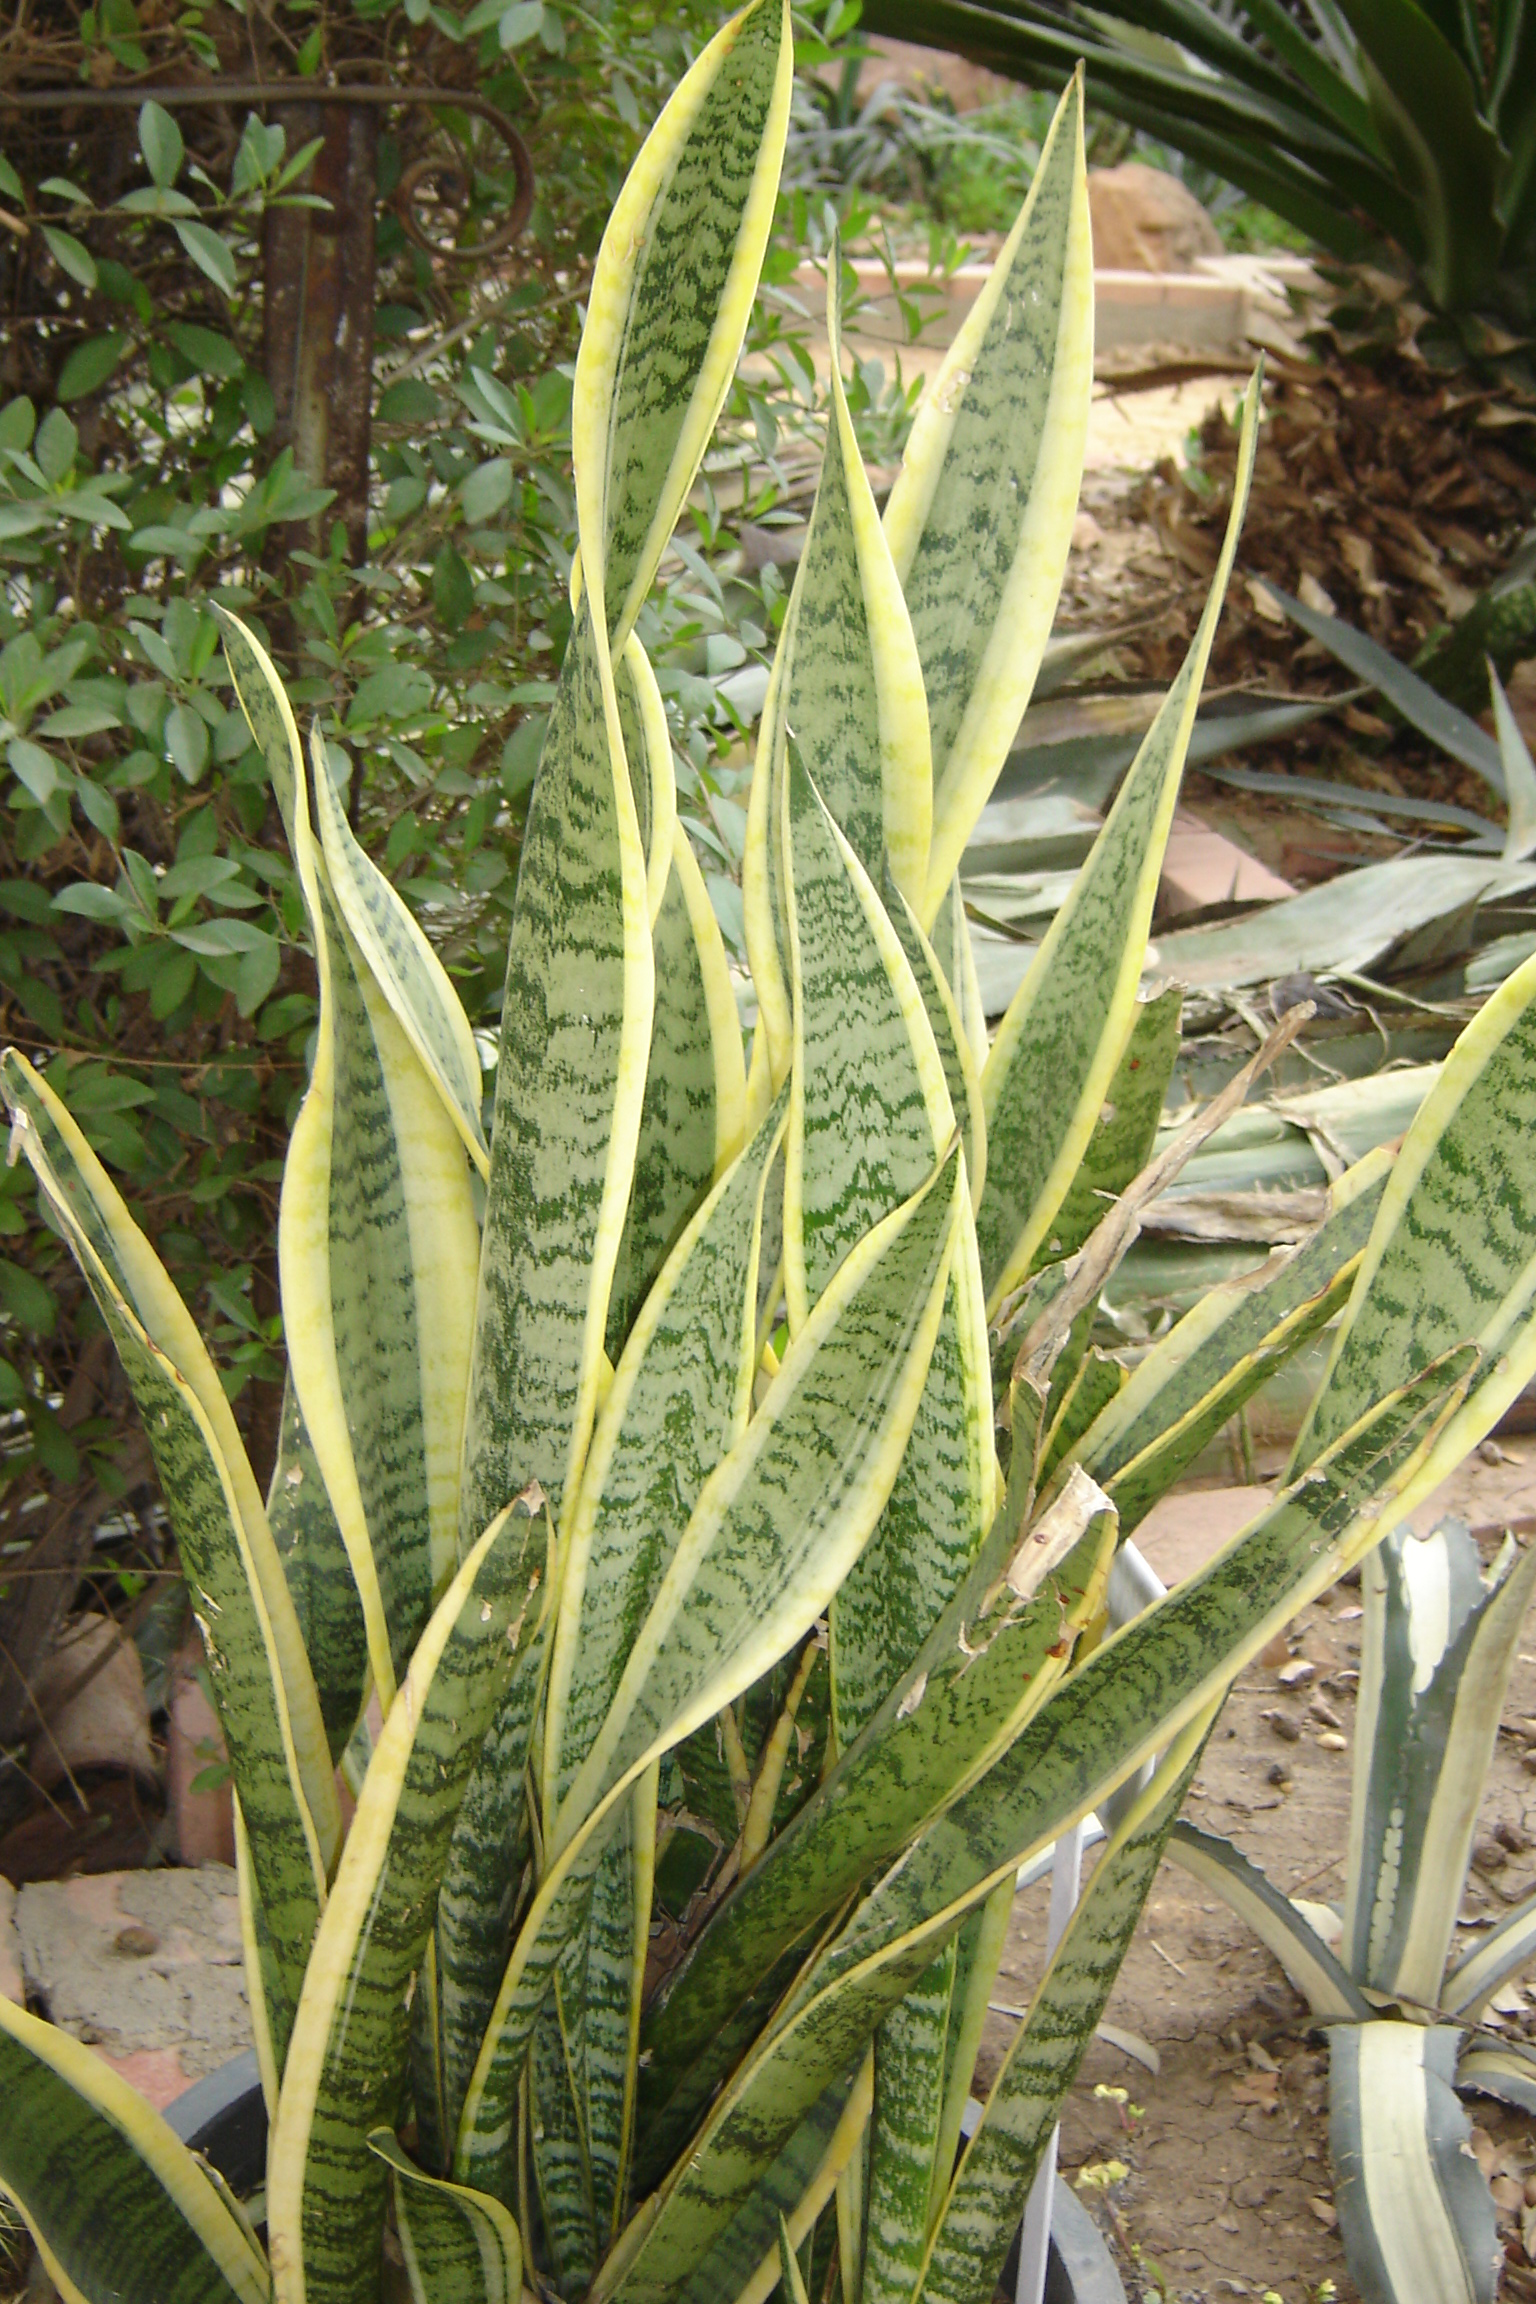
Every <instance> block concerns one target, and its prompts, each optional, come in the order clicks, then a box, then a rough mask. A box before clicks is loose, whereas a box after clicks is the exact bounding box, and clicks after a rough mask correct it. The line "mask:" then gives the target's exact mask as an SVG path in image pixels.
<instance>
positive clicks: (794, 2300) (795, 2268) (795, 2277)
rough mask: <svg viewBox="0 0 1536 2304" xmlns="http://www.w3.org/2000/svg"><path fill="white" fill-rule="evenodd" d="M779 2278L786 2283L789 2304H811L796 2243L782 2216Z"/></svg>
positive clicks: (780, 2223) (785, 2290)
mask: <svg viewBox="0 0 1536 2304" xmlns="http://www.w3.org/2000/svg"><path fill="white" fill-rule="evenodd" d="M779 2277H780V2278H781V2279H782V2281H783V2283H784V2294H785V2296H786V2297H787V2298H788V2300H789V2304H810V2298H809V2297H808V2296H807V2294H806V2292H805V2280H804V2277H803V2276H802V2274H801V2271H800V2265H799V2261H798V2259H797V2258H796V2255H795V2248H794V2242H793V2241H792V2240H791V2238H790V2236H789V2226H788V2225H787V2224H786V2223H785V2221H784V2218H783V2217H782V2215H781V2216H780V2218H779Z"/></svg>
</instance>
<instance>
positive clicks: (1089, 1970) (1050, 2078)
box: [908, 1698, 1221, 2304]
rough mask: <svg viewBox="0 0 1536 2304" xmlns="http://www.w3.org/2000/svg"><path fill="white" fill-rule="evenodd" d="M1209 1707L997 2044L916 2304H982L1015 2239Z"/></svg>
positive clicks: (1164, 1768)
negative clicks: (1025, 2008) (1004, 2042)
mask: <svg viewBox="0 0 1536 2304" xmlns="http://www.w3.org/2000/svg"><path fill="white" fill-rule="evenodd" d="M1220 1701H1221V1700H1220V1699H1219V1698H1218V1699H1217V1703H1216V1705H1215V1706H1208V1707H1207V1708H1206V1710H1205V1711H1204V1712H1203V1713H1200V1714H1197V1715H1196V1717H1195V1718H1194V1719H1193V1720H1192V1721H1191V1722H1190V1723H1189V1725H1188V1727H1186V1728H1185V1729H1184V1731H1183V1732H1182V1734H1181V1735H1180V1736H1179V1737H1178V1738H1177V1739H1176V1740H1175V1743H1174V1745H1173V1748H1172V1750H1171V1751H1170V1752H1169V1753H1168V1755H1167V1757H1166V1759H1165V1760H1164V1761H1163V1763H1162V1765H1161V1767H1160V1768H1159V1769H1158V1771H1157V1773H1156V1775H1155V1776H1154V1777H1153V1779H1152V1781H1151V1783H1150V1784H1148V1785H1147V1787H1146V1789H1145V1790H1144V1791H1143V1792H1142V1793H1141V1794H1140V1796H1139V1797H1138V1799H1137V1800H1136V1801H1135V1803H1134V1804H1133V1806H1132V1808H1131V1811H1130V1813H1129V1815H1128V1816H1127V1817H1126V1818H1125V1820H1124V1822H1123V1823H1122V1824H1121V1825H1120V1827H1119V1829H1118V1830H1117V1832H1116V1833H1115V1835H1114V1837H1113V1839H1112V1840H1111V1841H1110V1843H1109V1846H1108V1847H1107V1848H1106V1849H1105V1851H1104V1853H1103V1855H1102V1856H1101V1857H1100V1858H1099V1861H1098V1864H1097V1866H1096V1867H1095V1870H1094V1873H1093V1877H1092V1879H1091V1880H1090V1881H1089V1883H1088V1886H1087V1888H1086V1889H1085V1891H1084V1893H1083V1896H1082V1900H1081V1901H1080V1903H1079V1904H1078V1906H1077V1908H1076V1910H1075V1911H1074V1913H1073V1915H1072V1918H1071V1919H1070V1921H1069V1922H1068V1923H1067V1927H1066V1930H1065V1932H1064V1933H1063V1936H1062V1939H1061V1942H1060V1943H1059V1944H1058V1945H1057V1947H1056V1950H1055V1952H1054V1954H1053V1955H1052V1958H1051V1962H1050V1965H1049V1967H1048V1968H1047V1970H1046V1973H1045V1975H1044V1977H1043V1978H1042V1980H1041V1983H1040V1987H1039V1989H1038V1991H1037V1992H1036V1994H1035V1997H1034V2001H1033V2004H1032V2005H1031V2008H1030V2012H1029V2016H1028V2019H1027V2021H1026V2022H1025V2023H1023V2024H1021V2025H1020V2026H1019V2028H1018V2030H1017V2032H1016V2033H1015V2035H1014V2037H1013V2040H1012V2042H1011V2043H1010V2045H1009V2049H1008V2052H1007V2054H1006V2056H1005V2057H1004V2059H1003V2062H1002V2066H1001V2068H1000V2070H999V2072H998V2075H997V2078H996V2080H995V2081H994V2082H993V2084H992V2091H991V2094H990V2095H989V2096H988V2098H987V2102H986V2106H985V2109H984V2111H983V2113H982V2117H981V2120H980V2122H979V2124H978V2126H977V2128H976V2131H975V2134H974V2135H973V2136H972V2137H971V2140H970V2142H969V2143H968V2144H967V2146H966V2148H965V2156H964V2158H963V2159H962V2160H961V2162H960V2166H959V2168H958V2169H957V2170H956V2172H955V2177H954V2181H953V2183H952V2184H951V2185H950V2186H949V2188H948V2193H947V2196H946V2198H945V2201H944V2205H943V2209H942V2211H941V2213H940V2215H939V2217H938V2219H937V2221H936V2223H935V2225H934V2229H933V2235H932V2238H931V2240H930V2242H929V2245H928V2248H927V2251H926V2257H925V2261H924V2262H923V2264H922V2266H921V2270H920V2277H919V2278H918V2279H917V2280H916V2281H915V2282H914V2284H913V2286H912V2288H911V2289H910V2290H909V2291H908V2293H909V2294H910V2295H912V2296H913V2297H915V2298H922V2299H925V2300H926V2304H987V2300H988V2299H989V2298H990V2296H991V2294H992V2291H993V2288H994V2287H995V2286H996V2284H997V2280H998V2276H999V2274H1000V2273H1001V2271H1002V2268H1003V2259H1004V2258H1005V2257H1006V2255H1007V2253H1008V2247H1009V2243H1010V2242H1011V2240H1012V2238H1013V2235H1014V2233H1015V2232H1016V2231H1017V2230H1018V2227H1019V2219H1020V2217H1021V2216H1022V2215H1023V2213H1024V2204H1025V2201H1026V2200H1027V2199H1028V2196H1029V2188H1030V2185H1031V2184H1032V2183H1033V2182H1034V2177H1035V2171H1036V2169H1037V2168H1038V2166H1039V2164H1040V2156H1041V2153H1042V2152H1043V2151H1044V2149H1045V2146H1046V2144H1047V2142H1048V2141H1049V2139H1050V2136H1051V2132H1052V2130H1053V2129H1054V2127H1055V2125H1056V2121H1057V2118H1058V2116H1059V2113H1060V2110H1061V2104H1062V2100H1063V2098H1064V2097H1065V2095H1066V2093H1067V2090H1068V2089H1069V2088H1070V2087H1071V2085H1072V2083H1073V2081H1074V2080H1075V2079H1076V2077H1077V2071H1078V2067H1079V2065H1080V2064H1081V2062H1082V2060H1083V2056H1084V2054H1085V2053H1086V2051H1087V2048H1088V2046H1089V2043H1090V2042H1091V2041H1092V2039H1093V2036H1094V2032H1095V2029H1096V2028H1097V2025H1098V2022H1099V2018H1100V2017H1101V2016H1102V2015H1103V2013H1104V2006H1105V2003H1106V2001H1107V2000H1108V1998H1109V1995H1110V1993H1111V1991H1112V1990H1113V1988H1114V1983H1115V1979H1116V1977H1117V1976H1118V1975H1119V1973H1120V1963H1121V1961H1122V1960H1123V1958H1124V1957H1125V1952H1126V1947H1127V1946H1128V1945H1129V1943H1130V1940H1131V1935H1132V1932H1133V1930H1134V1929H1135V1926H1136V1923H1137V1921H1138V1920H1139V1919H1140V1918H1141V1909H1142V1906H1143V1904H1144V1903H1145V1902H1146V1897H1147V1891H1148V1889H1149V1888H1150V1887H1151V1885H1152V1882H1153V1880H1154V1879H1155V1877H1156V1874H1157V1868H1158V1865H1159V1863H1160V1862H1161V1860H1162V1854H1163V1849H1164V1846H1165V1844H1166V1842H1167V1839H1168V1834H1169V1832H1170V1830H1171V1829H1172V1826H1173V1821H1174V1818H1175V1817H1176V1816H1177V1814H1178V1812H1179V1808H1180V1806H1181V1804H1182V1802H1183V1799H1184V1794H1185V1792H1186V1791H1187V1789H1188V1787H1189V1782H1190V1779H1191V1777H1192V1776H1193V1775H1194V1772H1195V1769H1196V1768H1197V1767H1198V1765H1199V1762H1200V1754H1201V1752H1202V1751H1203V1749H1204V1747H1205V1739H1206V1737H1207V1735H1208V1734H1209V1732H1210V1727H1211V1723H1212V1721H1213V1720H1214V1718H1215V1716H1216V1712H1217V1710H1219V1709H1220Z"/></svg>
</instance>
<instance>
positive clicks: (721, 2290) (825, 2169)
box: [690, 2056, 871, 2304]
mask: <svg viewBox="0 0 1536 2304" xmlns="http://www.w3.org/2000/svg"><path fill="white" fill-rule="evenodd" d="M870 2093H871V2059H870V2058H869V2057H868V2056H866V2057H865V2059H864V2061H863V2063H862V2064H861V2065H860V2066H859V2069H858V2071H857V2073H856V2074H855V2075H854V2080H853V2086H852V2088H848V2087H847V2086H846V2084H845V2085H844V2086H842V2087H840V2088H838V2089H836V2090H833V2091H830V2092H829V2098H824V2099H823V2105H825V2104H826V2102H827V2101H829V2100H830V2101H833V2102H836V2101H839V2100H842V2102H843V2109H842V2112H841V2114H840V2116H839V2118H838V2122H837V2126H836V2127H835V2128H834V2129H833V2131H832V2134H831V2137H830V2138H829V2140H828V2143H827V2148H826V2151H825V2152H824V2153H823V2155H822V2157H821V2160H820V2162H819V2164H818V2165H817V2166H816V2168H815V2169H814V2170H813V2172H812V2173H811V2175H810V2178H809V2181H808V2182H807V2183H806V2185H805V2188H804V2190H803V2191H802V2192H801V2193H800V2196H799V2198H798V2199H797V2200H796V2201H795V2203H794V2206H793V2207H792V2208H790V2209H787V2210H786V2209H785V2208H783V2207H780V2208H779V2210H778V2221H779V2244H778V2246H777V2247H770V2248H769V2249H767V2250H766V2251H765V2252H764V2254H763V2256H762V2258H761V2260H760V2261H759V2263H758V2267H757V2270H756V2271H755V2272H754V2273H753V2275H752V2277H751V2279H750V2280H749V2281H748V2282H747V2284H746V2286H745V2287H744V2288H742V2289H741V2291H740V2292H739V2294H738V2295H737V2297H736V2304H768V2300H769V2298H770V2297H771V2296H772V2294H773V2292H774V2289H775V2287H776V2286H777V2285H778V2283H779V2281H780V2280H781V2279H782V2278H783V2275H784V2255H783V2250H784V2246H785V2244H786V2242H787V2244H788V2246H789V2247H790V2248H791V2249H792V2250H794V2249H798V2250H799V2251H800V2259H799V2262H800V2263H801V2264H804V2265H805V2266H806V2269H807V2270H808V2269H809V2263H810V2250H811V2247H812V2245H813V2241H814V2235H815V2231H816V2222H817V2218H818V2217H819V2216H820V2215H821V2213H822V2211H823V2209H824V2208H825V2207H826V2206H827V2203H828V2201H829V2200H831V2199H833V2198H834V2196H835V2197H836V2200H837V2202H838V2244H839V2248H840V2249H841V2247H842V2242H843V2233H844V2229H845V2224H844V2216H843V2207H842V2203H843V2200H844V2198H845V2196H846V2194H847V2192H848V2190H849V2188H850V2186H852V2187H853V2188H855V2190H856V2188H857V2185H858V2183H859V2180H860V2175H861V2171H862V2166H863V2147H864V2132H865V2130H866V2128H867V2127H868V2125H869V2110H870ZM817 2109H818V2112H821V2110H822V2106H818V2108H817ZM821 2125H822V2124H821V2121H820V2120H819V2119H817V2118H816V2117H815V2116H814V2115H813V2118H812V2119H811V2120H810V2121H804V2122H802V2123H801V2126H800V2128H799V2129H798V2130H797V2131H796V2134H795V2137H794V2139H793V2141H792V2143H791V2145H790V2148H789V2150H788V2151H786V2152H782V2153H780V2155H779V2158H778V2160H777V2161H776V2162H775V2163H774V2166H773V2168H772V2170H771V2171H770V2173H769V2176H768V2178H767V2179H766V2181H765V2184H764V2187H763V2192H764V2195H769V2194H772V2195H773V2196H774V2197H775V2198H776V2196H777V2194H778V2192H779V2191H780V2190H782V2189H783V2188H785V2185H786V2180H787V2179H788V2177H789V2175H790V2171H791V2166H792V2163H794V2162H803V2160H804V2157H805V2147H806V2141H807V2138H808V2136H810V2135H814V2134H819V2133H820V2132H821ZM764 2207H767V2208H769V2209H770V2213H771V2212H772V2204H771V2201H770V2199H769V2198H768V2197H763V2198H761V2199H760V2200H758V2199H754V2200H753V2201H751V2202H750V2203H749V2204H748V2207H747V2209H746V2211H745V2212H744V2213H743V2214H742V2215H740V2216H738V2217H737V2219H736V2221H735V2223H734V2224H733V2225H732V2226H731V2228H730V2230H729V2231H728V2232H727V2233H726V2235H725V2239H724V2241H723V2242H722V2243H721V2244H720V2245H719V2246H718V2247H717V2248H716V2249H715V2250H714V2252H713V2253H712V2254H711V2256H710V2258H709V2261H708V2262H707V2263H706V2265H705V2266H704V2268H703V2271H702V2272H701V2274H700V2276H699V2278H698V2280H697V2281H696V2282H695V2283H694V2284H693V2287H692V2289H691V2291H690V2294H691V2296H692V2297H693V2298H694V2299H695V2304H707V2299H709V2298H710V2297H713V2296H719V2295H729V2294H730V2292H731V2291H730V2287H729V2285H724V2286H720V2287H716V2286H714V2285H712V2284H711V2283H712V2282H713V2280H714V2278H715V2277H716V2274H717V2272H724V2271H726V2270H727V2267H729V2271H730V2274H731V2275H732V2276H734V2274H735V2273H736V2272H737V2271H738V2270H739V2268H740V2266H741V2265H742V2263H743V2262H744V2260H745V2254H746V2247H747V2244H748V2241H749V2237H750V2235H751V2233H752V2232H753V2230H754V2229H761V2224H762V2209H763V2208H764ZM793 2260H794V2259H792V2261H793ZM847 2260H848V2261H850V2262H851V2261H852V2260H853V2259H852V2254H851V2251H850V2253H849V2256H848V2259H847ZM804 2277H805V2275H804V2273H803V2272H802V2274H801V2292H802V2293H804Z"/></svg>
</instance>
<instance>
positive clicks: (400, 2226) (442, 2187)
mask: <svg viewBox="0 0 1536 2304" xmlns="http://www.w3.org/2000/svg"><path fill="white" fill-rule="evenodd" d="M368 2149H369V2151H370V2152H372V2153H374V2154H375V2155H376V2156H377V2158H379V2159H380V2160H382V2161H383V2162H384V2163H385V2165H386V2167H387V2168H388V2170H389V2179H390V2191H391V2193H392V2195H393V2198H394V2204H395V2230H396V2232H397V2233H398V2235H399V2238H400V2252H401V2254H402V2255H403V2256H404V2258H405V2270H406V2276H407V2278H408V2279H409V2281H410V2283H411V2297H412V2304H518V2297H519V2295H520V2294H521V2293H522V2279H523V2245H522V2241H521V2239H520V2237H519V2235H518V2229H517V2226H516V2225H515V2224H514V2223H513V2221H512V2218H511V2217H510V2216H509V2215H508V2213H507V2211H506V2209H505V2208H503V2206H502V2204H501V2202H500V2201H499V2200H492V2199H491V2198H490V2197H489V2195H488V2194H486V2193H484V2192H471V2191H469V2190H468V2189H467V2188H466V2187H465V2186H464V2185H462V2184H449V2183H445V2182H444V2181H443V2179H442V2178H441V2177H438V2176H429V2175H428V2174H427V2173H426V2171H425V2169H422V2168H418V2167H417V2166H416V2163H415V2162H414V2161H413V2160H410V2159H408V2158H407V2157H406V2155H405V2153H404V2152H402V2151H401V2149H400V2146H399V2145H398V2144H397V2143H396V2141H395V2139H394V2136H393V2135H392V2133H391V2132H390V2130H389V2129H387V2128H376V2129H375V2130H374V2131H373V2134H372V2135H371V2136H370V2137H369V2138H368Z"/></svg>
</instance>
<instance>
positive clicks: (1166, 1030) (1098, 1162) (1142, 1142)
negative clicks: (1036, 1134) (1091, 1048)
mask: <svg viewBox="0 0 1536 2304" xmlns="http://www.w3.org/2000/svg"><path fill="white" fill-rule="evenodd" d="M1182 1012H1183V994H1182V993H1181V992H1180V991H1179V990H1178V988H1177V986H1175V987H1174V988H1173V989H1172V990H1170V991H1167V992H1160V993H1158V994H1156V995H1155V996H1154V997H1153V998H1152V999H1151V1000H1145V1001H1142V1002H1140V1003H1139V1004H1138V1006H1137V1008H1136V1012H1135V1021H1134V1023H1133V1024H1132V1026H1131V1035H1130V1038H1129V1039H1128V1040H1127V1041H1126V1043H1125V1049H1124V1053H1123V1054H1122V1056H1121V1058H1120V1062H1119V1064H1118V1065H1117V1066H1116V1068H1115V1074H1114V1077H1113V1079H1112V1080H1111V1081H1110V1083H1109V1089H1108V1093H1107V1094H1106V1096H1105V1098H1104V1102H1103V1104H1102V1105H1101V1106H1100V1108H1099V1115H1098V1118H1097V1120H1096V1121H1095V1123H1094V1128H1093V1134H1092V1135H1091V1136H1090V1137H1089V1139H1088V1143H1087V1147H1086V1149H1085V1151H1084V1153H1083V1158H1082V1164H1081V1166H1080V1167H1079V1168H1078V1171H1077V1173H1076V1175H1075V1176H1074V1177H1073V1179H1072V1181H1071V1183H1070V1184H1069V1185H1068V1187H1067V1192H1066V1197H1065V1198H1064V1199H1063V1201H1062V1203H1061V1206H1060V1207H1059V1208H1058V1209H1057V1211H1056V1214H1055V1217H1054V1219H1053V1220H1052V1223H1051V1227H1050V1232H1049V1235H1048V1237H1047V1238H1045V1239H1043V1240H1042V1241H1041V1243H1040V1245H1039V1247H1038V1248H1037V1249H1036V1250H1035V1264H1036V1268H1037V1269H1038V1268H1039V1267H1040V1266H1041V1265H1044V1264H1051V1263H1057V1262H1060V1261H1061V1260H1063V1259H1064V1258H1066V1257H1068V1256H1075V1255H1076V1254H1077V1251H1078V1249H1079V1248H1081V1246H1082V1245H1083V1242H1084V1241H1085V1240H1086V1239H1087V1237H1088V1235H1089V1233H1090V1232H1091V1231H1092V1230H1093V1229H1094V1226H1095V1225H1096V1224H1097V1223H1098V1221H1099V1219H1100V1217H1101V1216H1102V1215H1103V1214H1104V1213H1105V1211H1106V1209H1107V1208H1108V1206H1109V1203H1110V1202H1111V1200H1118V1198H1119V1197H1120V1194H1121V1193H1122V1192H1123V1191H1124V1190H1125V1188H1126V1186H1127V1185H1128V1184H1129V1183H1130V1182H1131V1181H1132V1180H1133V1178H1135V1177H1137V1176H1139V1175H1140V1174H1141V1171H1142V1169H1143V1168H1144V1167H1145V1166H1146V1164H1147V1162H1148V1161H1149V1160H1150V1159H1151V1157H1152V1146H1153V1143H1154V1142H1155V1140H1156V1137H1157V1129H1158V1123H1159V1121H1160V1120H1161V1119H1162V1116H1163V1098H1164V1096H1165V1095H1166V1094H1167V1091H1168V1083H1169V1081H1170V1080H1171V1079H1172V1077H1173V1067H1174V1065H1175V1063H1176V1062H1177V1060H1178V1053H1179V1025H1180V1021H1181V1018H1182Z"/></svg>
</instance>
